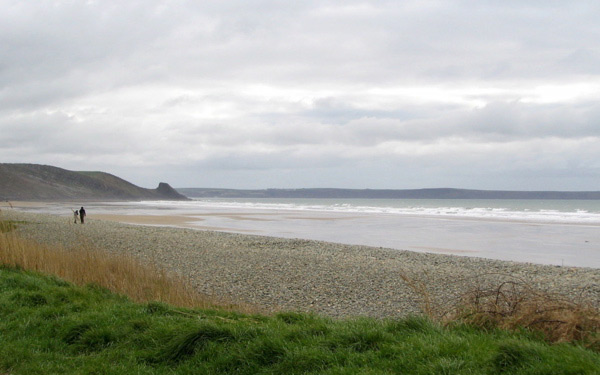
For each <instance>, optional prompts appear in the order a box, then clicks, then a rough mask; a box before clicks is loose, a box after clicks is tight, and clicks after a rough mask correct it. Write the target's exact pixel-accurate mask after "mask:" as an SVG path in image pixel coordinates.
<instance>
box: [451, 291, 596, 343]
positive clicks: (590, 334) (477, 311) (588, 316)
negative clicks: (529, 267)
mask: <svg viewBox="0 0 600 375" xmlns="http://www.w3.org/2000/svg"><path fill="white" fill-rule="evenodd" d="M450 321H461V322H465V323H468V324H471V325H475V326H478V327H481V328H485V329H490V328H492V329H493V328H501V329H508V330H513V331H514V330H522V329H526V330H529V331H533V332H538V333H541V334H542V335H543V337H544V339H545V340H547V341H549V342H554V343H558V342H579V343H582V344H584V345H585V346H587V347H589V348H592V349H595V350H596V351H598V350H600V311H598V309H597V308H594V307H593V306H591V305H590V304H589V303H586V302H577V301H573V300H571V299H567V298H566V297H563V296H560V295H552V294H550V293H547V292H542V291H540V290H538V289H535V288H533V287H531V286H529V285H528V284H527V283H526V282H524V281H521V280H517V281H506V282H503V283H502V284H500V285H499V286H497V287H495V288H487V289H483V288H478V289H476V290H473V291H471V292H469V293H467V294H465V295H464V297H463V299H462V301H461V302H460V304H459V305H458V307H457V308H456V310H455V312H454V313H453V314H451V316H450Z"/></svg>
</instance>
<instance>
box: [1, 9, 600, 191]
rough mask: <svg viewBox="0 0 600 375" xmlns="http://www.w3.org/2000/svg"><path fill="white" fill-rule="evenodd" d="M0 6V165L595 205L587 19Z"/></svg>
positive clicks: (577, 15) (525, 12) (186, 181)
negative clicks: (568, 199) (590, 195)
mask: <svg viewBox="0 0 600 375" xmlns="http://www.w3.org/2000/svg"><path fill="white" fill-rule="evenodd" d="M298 3H299V4H295V3H294V4H292V3H291V2H281V1H267V0H265V1H258V0H257V1H219V2H208V1H206V2H192V1H189V2H188V1H174V2H167V1H144V2H141V1H140V2H138V1H125V2H124V1H87V2H75V1H39V2H19V1H5V0H0V6H2V9H3V12H2V13H1V14H0V46H1V47H0V57H1V59H0V159H1V160H2V161H3V162H32V163H44V164H52V165H57V166H61V167H65V168H69V169H76V170H85V169H93V170H105V171H108V172H111V173H115V174H118V175H119V176H121V177H124V178H126V179H130V180H131V181H133V182H135V183H137V184H140V185H143V186H153V185H155V184H156V183H157V182H158V180H167V181H169V182H170V183H171V184H172V185H174V186H179V187H184V186H215V187H216V186H221V187H237V188H264V187H315V186H328V187H355V188H416V187H442V186H454V187H468V188H485V189H520V190H535V189H556V190H598V189H600V187H598V186H599V185H598V181H600V180H599V178H600V147H598V146H599V145H600V100H598V99H599V98H600V49H599V48H598V46H599V45H600V27H599V26H598V25H597V17H598V15H600V4H597V3H596V2H593V1H581V2H576V3H573V4H561V3H560V2H558V3H557V2H542V1H540V2H526V3H523V2H516V1H514V2H513V1H500V0H498V1H486V2H480V1H451V2H441V1H403V2H397V1H376V2H360V1H343V2H338V1H326V2H323V1H304V2H298Z"/></svg>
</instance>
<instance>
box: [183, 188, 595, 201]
mask: <svg viewBox="0 0 600 375" xmlns="http://www.w3.org/2000/svg"><path fill="white" fill-rule="evenodd" d="M176 190H177V191H178V192H179V193H180V194H183V195H185V196H187V197H190V198H329V199H335V198H342V199H581V200H597V199H600V191H505V190H471V189H452V188H434V189H401V190H395V189H336V188H307V189H261V190H242V189H216V188H176Z"/></svg>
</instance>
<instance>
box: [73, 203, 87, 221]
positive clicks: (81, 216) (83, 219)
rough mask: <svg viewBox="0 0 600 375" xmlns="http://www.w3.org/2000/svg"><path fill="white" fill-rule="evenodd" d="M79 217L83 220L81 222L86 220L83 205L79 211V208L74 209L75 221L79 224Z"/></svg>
mask: <svg viewBox="0 0 600 375" xmlns="http://www.w3.org/2000/svg"><path fill="white" fill-rule="evenodd" d="M77 218H79V221H80V222H81V224H83V223H84V221H85V209H84V208H83V207H81V208H80V209H79V211H77V210H75V211H73V223H75V224H77Z"/></svg>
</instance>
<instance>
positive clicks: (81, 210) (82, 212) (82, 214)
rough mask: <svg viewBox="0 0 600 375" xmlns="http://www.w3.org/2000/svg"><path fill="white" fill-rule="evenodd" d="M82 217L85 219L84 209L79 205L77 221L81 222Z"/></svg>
mask: <svg viewBox="0 0 600 375" xmlns="http://www.w3.org/2000/svg"><path fill="white" fill-rule="evenodd" d="M84 219H85V209H84V208H83V207H81V208H80V209H79V221H81V224H83V220H84Z"/></svg>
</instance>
